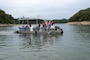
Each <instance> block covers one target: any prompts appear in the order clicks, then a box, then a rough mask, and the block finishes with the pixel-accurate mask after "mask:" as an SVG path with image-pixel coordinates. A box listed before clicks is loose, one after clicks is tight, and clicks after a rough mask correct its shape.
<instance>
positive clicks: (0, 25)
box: [0, 24, 17, 27]
mask: <svg viewBox="0 0 90 60" xmlns="http://www.w3.org/2000/svg"><path fill="white" fill-rule="evenodd" d="M14 25H17V24H0V27H2V26H14Z"/></svg>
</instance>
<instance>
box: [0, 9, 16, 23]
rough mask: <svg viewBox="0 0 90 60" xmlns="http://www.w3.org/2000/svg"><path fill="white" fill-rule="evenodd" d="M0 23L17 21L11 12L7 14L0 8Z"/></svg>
mask: <svg viewBox="0 0 90 60" xmlns="http://www.w3.org/2000/svg"><path fill="white" fill-rule="evenodd" d="M0 23H1V24H13V23H15V21H14V18H13V17H12V15H10V14H6V13H5V12H4V11H3V10H1V9H0Z"/></svg>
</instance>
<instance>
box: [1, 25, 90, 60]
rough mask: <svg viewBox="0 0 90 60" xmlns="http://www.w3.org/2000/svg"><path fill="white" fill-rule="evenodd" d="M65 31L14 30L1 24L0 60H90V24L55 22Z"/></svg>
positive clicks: (12, 27) (13, 27)
mask: <svg viewBox="0 0 90 60" xmlns="http://www.w3.org/2000/svg"><path fill="white" fill-rule="evenodd" d="M56 25H58V26H60V27H61V28H62V29H63V30H64V34H63V35H45V34H44V35H43V34H40V35H35V34H16V33H13V32H14V31H15V28H17V27H18V26H11V27H0V60H90V25H67V24H56Z"/></svg>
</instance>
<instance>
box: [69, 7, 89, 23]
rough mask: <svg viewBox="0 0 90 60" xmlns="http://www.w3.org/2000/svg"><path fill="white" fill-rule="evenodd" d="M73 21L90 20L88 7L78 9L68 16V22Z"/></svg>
mask: <svg viewBox="0 0 90 60" xmlns="http://www.w3.org/2000/svg"><path fill="white" fill-rule="evenodd" d="M75 21H90V8H87V9H84V10H80V11H79V12H77V13H76V14H75V15H73V16H72V17H70V18H69V22H75Z"/></svg>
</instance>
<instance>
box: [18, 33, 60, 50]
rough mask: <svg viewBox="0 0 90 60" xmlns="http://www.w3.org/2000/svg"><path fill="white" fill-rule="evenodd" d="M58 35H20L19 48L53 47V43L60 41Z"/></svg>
mask: <svg viewBox="0 0 90 60" xmlns="http://www.w3.org/2000/svg"><path fill="white" fill-rule="evenodd" d="M60 36H61V35H60V34H58V35H45V34H39V35H37V34H24V35H23V34H22V35H19V40H20V44H21V45H20V46H22V47H23V48H30V47H35V48H38V49H41V48H42V47H45V46H47V45H53V44H54V42H55V41H56V40H58V39H60Z"/></svg>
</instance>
